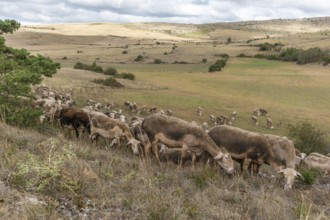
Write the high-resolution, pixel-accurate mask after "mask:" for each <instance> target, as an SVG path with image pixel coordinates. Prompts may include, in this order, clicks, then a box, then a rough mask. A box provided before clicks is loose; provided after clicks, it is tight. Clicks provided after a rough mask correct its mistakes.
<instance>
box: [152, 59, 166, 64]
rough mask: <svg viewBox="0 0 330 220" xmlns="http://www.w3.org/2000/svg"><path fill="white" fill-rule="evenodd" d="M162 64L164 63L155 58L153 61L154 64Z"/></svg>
mask: <svg viewBox="0 0 330 220" xmlns="http://www.w3.org/2000/svg"><path fill="white" fill-rule="evenodd" d="M162 63H164V62H163V61H162V60H161V59H158V58H156V59H155V60H154V64H162Z"/></svg>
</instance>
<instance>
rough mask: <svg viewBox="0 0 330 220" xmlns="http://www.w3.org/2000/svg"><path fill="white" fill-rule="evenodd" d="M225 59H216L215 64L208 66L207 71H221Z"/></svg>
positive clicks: (225, 61)
mask: <svg viewBox="0 0 330 220" xmlns="http://www.w3.org/2000/svg"><path fill="white" fill-rule="evenodd" d="M226 63H227V60H217V61H216V62H215V64H213V65H211V66H210V67H209V72H215V71H221V70H222V68H224V67H225V65H226Z"/></svg>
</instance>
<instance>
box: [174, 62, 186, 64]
mask: <svg viewBox="0 0 330 220" xmlns="http://www.w3.org/2000/svg"><path fill="white" fill-rule="evenodd" d="M173 64H189V62H187V61H174V62H173Z"/></svg>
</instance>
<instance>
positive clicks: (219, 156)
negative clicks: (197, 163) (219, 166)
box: [214, 152, 224, 160]
mask: <svg viewBox="0 0 330 220" xmlns="http://www.w3.org/2000/svg"><path fill="white" fill-rule="evenodd" d="M223 155H224V153H222V152H220V153H219V154H218V155H217V156H215V157H214V159H215V160H219V159H221V157H223Z"/></svg>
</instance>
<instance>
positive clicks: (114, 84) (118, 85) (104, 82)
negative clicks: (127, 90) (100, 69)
mask: <svg viewBox="0 0 330 220" xmlns="http://www.w3.org/2000/svg"><path fill="white" fill-rule="evenodd" d="M92 82H93V83H97V84H101V85H104V86H109V87H113V88H121V87H124V86H123V85H122V84H121V83H120V82H118V81H117V80H116V79H115V78H113V77H108V78H106V79H94V80H93V81H92Z"/></svg>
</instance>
